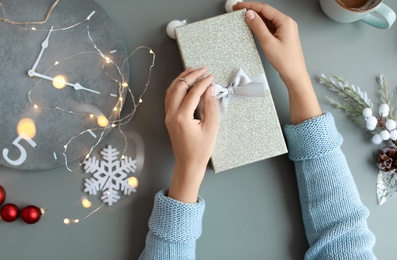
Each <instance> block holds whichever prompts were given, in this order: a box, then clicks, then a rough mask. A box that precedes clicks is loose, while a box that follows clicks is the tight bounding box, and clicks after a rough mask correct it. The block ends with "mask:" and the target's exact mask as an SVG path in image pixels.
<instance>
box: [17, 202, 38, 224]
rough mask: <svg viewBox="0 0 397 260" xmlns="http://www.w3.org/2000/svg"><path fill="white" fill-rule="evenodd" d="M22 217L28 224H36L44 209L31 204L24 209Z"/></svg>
mask: <svg viewBox="0 0 397 260" xmlns="http://www.w3.org/2000/svg"><path fill="white" fill-rule="evenodd" d="M21 215H22V219H23V221H25V222H26V223H28V224H34V223H36V222H37V221H39V220H40V218H41V215H42V211H41V209H40V208H38V207H36V206H33V205H29V206H27V207H25V208H24V209H23V210H22V213H21Z"/></svg>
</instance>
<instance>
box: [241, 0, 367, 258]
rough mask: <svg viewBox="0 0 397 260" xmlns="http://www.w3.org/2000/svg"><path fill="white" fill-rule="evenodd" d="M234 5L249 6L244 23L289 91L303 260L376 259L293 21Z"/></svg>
mask: <svg viewBox="0 0 397 260" xmlns="http://www.w3.org/2000/svg"><path fill="white" fill-rule="evenodd" d="M234 8H235V9H241V8H246V9H248V11H247V13H246V17H247V22H248V25H249V26H250V27H251V29H252V30H253V32H254V33H255V35H256V36H257V37H258V40H259V42H260V44H261V47H262V49H263V51H264V53H265V55H266V57H267V58H268V60H269V62H270V63H271V64H272V65H273V67H274V68H275V69H276V70H277V71H278V72H279V74H280V77H281V79H282V80H283V81H284V83H285V85H286V87H287V89H288V94H289V100H290V112H291V122H292V124H290V125H287V126H286V127H285V135H286V138H287V142H288V146H289V151H290V152H289V157H290V158H291V159H292V160H293V161H295V168H296V175H297V180H298V188H299V194H300V201H301V207H302V214H303V221H304V225H305V230H306V236H307V239H308V241H309V245H310V249H309V250H308V251H307V253H306V259H375V256H374V255H373V252H372V248H373V246H374V243H375V237H374V235H373V234H372V233H371V231H370V230H369V229H368V226H367V222H366V219H367V217H368V215H369V212H368V210H367V208H366V207H365V206H364V205H363V204H362V203H361V200H360V196H359V194H358V191H357V188H356V186H355V183H354V180H353V177H352V175H351V173H350V170H349V167H348V165H347V162H346V159H345V156H344V154H343V152H342V151H341V149H340V146H341V144H342V137H341V135H340V134H339V133H338V131H337V130H336V127H335V123H334V120H333V118H332V116H331V114H329V113H326V114H324V115H322V112H321V109H320V106H319V103H318V101H317V97H316V95H315V92H314V90H313V87H312V84H311V81H310V77H309V75H308V72H307V70H306V65H305V62H304V57H303V53H302V48H301V44H300V40H299V33H298V26H297V24H296V22H295V21H293V20H292V19H291V18H290V17H288V16H286V15H284V14H282V13H280V12H279V11H278V10H276V9H274V8H272V7H270V6H269V5H266V4H262V3H238V4H237V5H236V6H235V7H234Z"/></svg>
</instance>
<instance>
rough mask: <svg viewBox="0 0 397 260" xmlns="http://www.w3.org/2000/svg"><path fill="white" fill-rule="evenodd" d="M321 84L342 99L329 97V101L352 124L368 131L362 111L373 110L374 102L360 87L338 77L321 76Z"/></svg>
mask: <svg viewBox="0 0 397 260" xmlns="http://www.w3.org/2000/svg"><path fill="white" fill-rule="evenodd" d="M320 83H321V84H323V85H325V86H326V87H327V88H328V89H329V90H330V91H332V92H335V93H337V95H338V96H339V97H340V98H341V100H340V101H339V100H336V99H334V98H331V97H328V96H327V97H326V99H327V101H328V102H329V103H330V104H331V105H334V106H335V107H336V108H338V109H341V110H342V111H343V112H345V114H346V115H347V116H348V117H349V118H350V119H351V120H352V122H354V123H356V124H358V125H359V126H360V127H363V128H364V129H366V121H365V119H364V117H363V116H362V111H363V109H364V108H367V107H369V108H371V109H373V104H372V101H371V100H370V99H369V98H368V95H367V93H366V92H362V91H361V90H360V88H359V87H355V86H354V85H351V84H349V82H347V81H345V80H344V79H343V78H342V77H340V76H337V75H331V77H327V76H325V75H321V78H320Z"/></svg>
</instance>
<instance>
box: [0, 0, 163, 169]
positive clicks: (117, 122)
mask: <svg viewBox="0 0 397 260" xmlns="http://www.w3.org/2000/svg"><path fill="white" fill-rule="evenodd" d="M58 3H59V0H56V1H55V2H54V3H53V4H52V6H51V8H50V9H49V11H48V13H47V15H46V18H45V20H43V21H40V22H15V21H12V20H10V19H9V18H8V17H7V15H6V12H5V9H4V5H2V3H1V2H0V7H1V10H2V12H3V15H4V17H5V18H0V21H3V22H6V23H10V24H12V25H14V26H16V27H18V28H20V29H22V30H31V31H49V30H48V29H37V28H36V27H24V26H26V25H35V24H45V23H46V22H47V21H48V19H49V17H50V15H51V13H52V11H53V9H54V8H55V6H56V5H57V4H58ZM94 15H95V11H93V12H91V13H90V14H89V15H88V16H87V17H86V18H85V19H84V20H82V21H80V22H78V23H75V24H72V25H69V26H67V27H62V28H55V29H54V28H52V29H51V31H64V30H69V29H72V28H74V27H76V26H79V25H81V24H83V23H87V27H86V28H87V37H88V39H89V40H90V42H91V44H92V46H93V49H94V50H95V51H84V52H80V53H76V54H73V55H71V56H69V57H67V58H64V59H62V60H59V61H56V63H55V64H54V65H53V66H52V67H50V68H49V69H48V70H47V71H46V72H45V73H47V72H49V71H51V70H52V69H53V68H54V67H55V66H58V65H59V64H61V63H62V62H65V61H67V60H69V59H72V58H74V57H76V56H80V55H84V54H91V55H98V56H100V57H101V58H103V60H104V63H103V64H102V66H101V68H102V70H103V71H104V73H105V75H106V76H107V77H108V78H109V79H110V80H111V81H113V82H114V83H115V84H117V86H118V98H117V102H116V104H115V106H114V107H115V109H116V108H118V107H119V108H120V109H119V110H118V111H119V113H118V114H117V116H116V117H115V118H114V115H113V114H111V115H110V116H109V117H108V118H107V120H108V124H106V126H105V127H97V128H91V129H86V130H84V131H82V132H81V133H79V134H77V135H74V136H72V137H71V138H70V139H69V141H68V142H67V143H66V144H65V145H64V151H63V156H64V158H65V165H66V168H67V169H68V170H69V171H71V172H73V171H76V170H78V169H80V168H81V166H82V164H83V163H82V162H80V163H79V165H78V167H77V168H75V169H72V168H70V166H69V160H68V156H67V150H68V147H69V145H70V144H71V143H72V142H73V141H74V140H75V139H76V138H78V137H80V136H81V135H83V134H85V133H87V132H92V131H97V130H101V131H102V132H101V134H100V135H99V138H98V140H97V141H96V143H95V144H94V145H93V146H91V148H90V149H89V152H88V153H87V154H86V156H85V158H88V157H89V156H90V155H91V153H92V152H93V150H94V149H95V148H96V147H97V145H98V144H99V143H100V142H101V141H102V140H103V138H104V136H105V133H106V132H107V131H109V130H110V129H111V128H115V127H117V128H118V130H119V132H120V134H121V135H122V137H123V139H124V144H125V145H124V149H123V152H122V153H121V159H124V158H125V152H126V151H127V147H128V140H127V137H126V136H125V134H124V132H123V130H122V129H121V126H122V125H125V124H127V123H128V122H129V121H130V120H131V119H132V117H133V116H134V114H135V112H136V110H137V108H138V106H139V104H140V103H142V98H143V96H144V94H145V92H146V90H147V88H148V87H149V85H150V81H151V75H152V69H153V67H154V65H155V60H156V55H155V53H154V52H153V50H152V49H151V48H149V47H147V46H139V47H137V48H135V49H134V50H133V51H132V52H131V53H130V54H129V55H128V56H127V57H126V58H125V59H124V61H123V63H122V65H121V68H120V67H119V66H117V64H116V63H115V62H114V61H113V60H112V59H111V58H109V57H108V56H107V55H105V54H104V53H103V52H102V51H101V50H100V49H99V48H98V46H97V45H96V44H95V42H94V40H93V39H92V37H91V34H90V24H89V22H90V20H91V18H92V16H94ZM144 49H146V50H148V51H149V54H150V55H152V60H151V64H150V66H149V73H148V78H147V81H146V83H145V87H144V88H143V91H142V92H141V94H140V96H139V97H138V102H137V101H136V99H135V97H134V94H133V93H132V90H131V88H130V86H129V85H128V83H127V82H126V81H125V77H124V75H123V73H122V70H123V69H124V66H125V65H126V64H127V62H128V60H129V59H130V58H131V57H132V56H133V55H134V54H135V53H136V52H137V51H139V50H144ZM107 64H111V65H112V66H114V68H115V69H116V71H117V74H118V75H117V78H116V77H112V76H111V75H109V74H108V73H107V72H106V70H105V66H106V65H107ZM40 82H41V79H40V80H38V81H37V82H36V83H35V84H34V85H33V86H32V88H31V89H30V91H29V92H28V99H29V102H30V103H31V104H32V105H33V107H34V108H35V109H38V108H40V109H43V110H54V109H55V110H59V111H62V112H65V113H69V114H74V115H80V116H90V117H93V115H94V114H95V115H96V116H97V117H98V114H100V111H99V110H98V109H97V108H96V107H94V106H90V105H86V106H85V107H86V111H73V110H67V109H64V108H62V107H59V106H57V107H54V108H49V107H44V106H40V107H39V106H38V105H37V102H35V100H33V99H32V93H33V91H34V89H35V88H36V87H37V85H38V84H40ZM125 90H127V91H128V93H129V96H130V97H131V101H132V104H133V107H132V109H131V111H130V112H129V113H128V114H127V115H126V116H124V117H123V118H120V115H121V108H122V106H123V104H124V100H123V98H122V97H123V95H124V93H125V92H124V91H125ZM128 93H127V95H128Z"/></svg>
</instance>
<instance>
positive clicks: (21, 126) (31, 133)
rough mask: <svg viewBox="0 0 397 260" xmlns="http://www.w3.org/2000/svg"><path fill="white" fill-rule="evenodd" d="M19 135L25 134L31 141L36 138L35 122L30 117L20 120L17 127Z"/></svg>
mask: <svg viewBox="0 0 397 260" xmlns="http://www.w3.org/2000/svg"><path fill="white" fill-rule="evenodd" d="M17 133H18V135H22V134H25V135H27V136H28V137H29V138H30V139H33V137H35V136H36V124H35V123H34V121H33V120H32V119H30V118H28V117H26V118H22V119H21V120H19V122H18V125H17Z"/></svg>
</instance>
